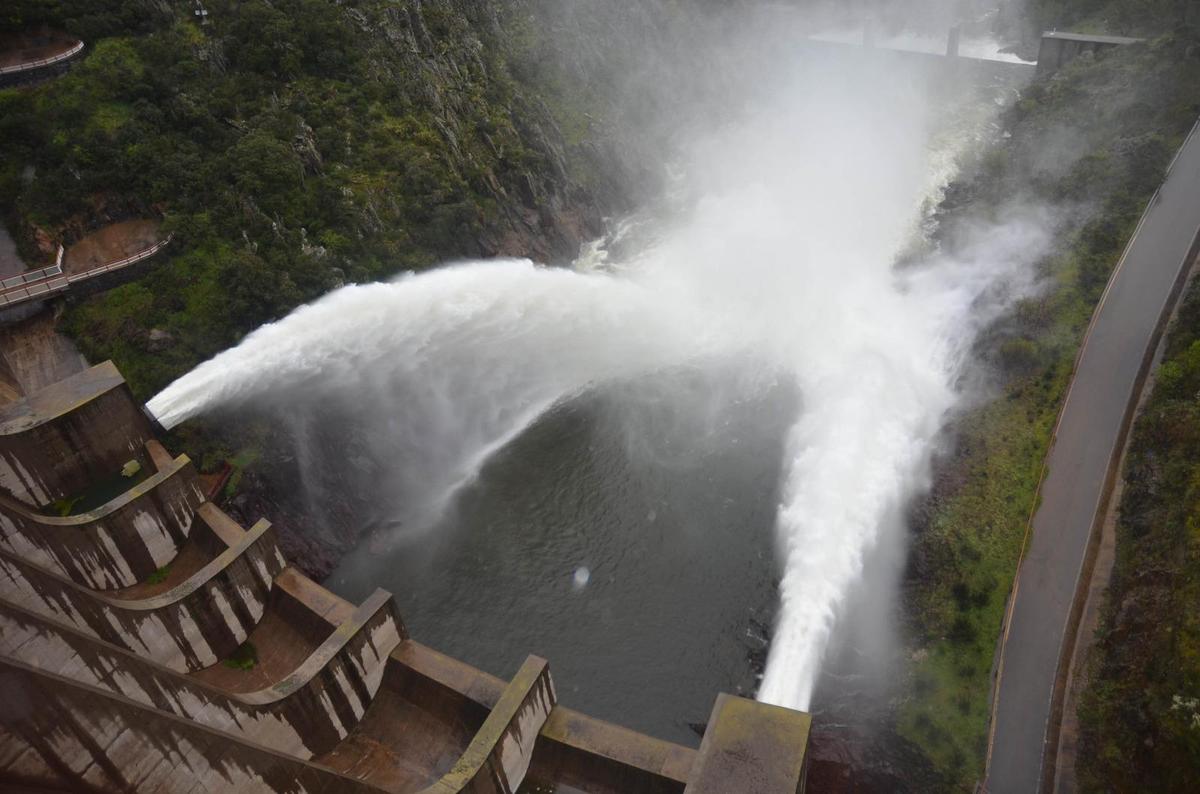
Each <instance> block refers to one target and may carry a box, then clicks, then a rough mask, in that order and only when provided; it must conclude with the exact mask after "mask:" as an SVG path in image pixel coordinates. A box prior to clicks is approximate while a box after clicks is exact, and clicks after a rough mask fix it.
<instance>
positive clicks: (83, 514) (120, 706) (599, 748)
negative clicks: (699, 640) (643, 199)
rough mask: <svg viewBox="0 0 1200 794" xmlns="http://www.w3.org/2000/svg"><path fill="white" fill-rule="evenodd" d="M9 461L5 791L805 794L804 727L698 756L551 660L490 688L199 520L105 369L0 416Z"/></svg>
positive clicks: (208, 508)
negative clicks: (619, 711)
mask: <svg viewBox="0 0 1200 794" xmlns="http://www.w3.org/2000/svg"><path fill="white" fill-rule="evenodd" d="M0 461H2V462H0V486H2V488H0V788H2V787H33V788H37V789H38V790H50V791H77V790H80V789H83V788H86V789H88V790H96V791H112V792H118V791H120V792H127V791H134V792H192V791H197V792H198V791H235V792H242V791H245V792H258V791H262V792H284V791H286V792H314V793H315V792H360V791H361V792H368V791H387V792H422V793H423V794H451V793H452V792H473V793H475V794H515V793H516V792H521V793H522V794H532V793H533V792H551V791H553V792H560V794H568V793H569V792H591V793H592V794H604V793H607V792H612V793H613V794H616V792H624V793H625V794H628V793H629V792H663V793H670V794H682V793H683V792H685V791H687V792H693V793H694V794H708V793H709V792H718V791H728V792H732V791H739V792H741V791H747V792H748V791H755V792H762V794H774V793H775V792H781V793H782V792H788V793H789V794H791V793H792V792H797V791H802V790H803V785H804V776H805V759H806V755H807V748H808V726H809V717H808V715H806V714H801V713H799V712H793V711H788V710H786V709H779V708H777V707H773V706H766V705H763V704H759V703H755V702H753V701H747V700H743V699H740V698H730V697H727V696H722V698H721V699H719V700H718V701H717V707H716V709H715V710H714V713H713V718H712V721H711V722H710V724H709V727H708V730H707V731H706V733H705V737H704V741H703V743H702V745H701V747H700V749H699V751H696V750H692V749H690V748H687V747H681V746H679V745H675V744H671V743H669V742H664V741H660V740H657V739H653V738H650V737H647V736H642V735H640V734H638V733H635V732H633V731H630V730H627V729H625V728H621V727H619V726H616V725H611V724H609V723H606V722H602V721H599V720H595V719H592V718H590V717H588V716H586V715H583V714H580V713H578V712H574V711H571V710H569V709H566V708H564V707H562V706H560V705H558V702H557V696H556V693H555V687H554V682H553V679H552V678H551V675H550V669H549V665H548V664H547V663H546V661H545V660H542V659H538V658H536V657H532V656H531V657H529V658H528V659H526V660H525V662H524V663H523V664H522V665H521V666H520V668H519V669H518V670H517V671H516V673H515V674H514V676H513V677H512V678H511V679H510V680H508V681H504V680H502V679H500V678H496V677H495V676H492V675H489V674H487V673H484V672H482V671H480V670H477V669H475V668H474V667H471V666H470V665H467V664H464V663H463V662H460V661H458V660H455V659H452V658H450V657H448V656H445V655H444V654H440V653H438V652H437V651H434V650H432V649H430V648H427V647H425V646H423V645H420V644H419V643H417V642H416V641H414V640H413V639H411V638H410V637H409V636H408V633H407V631H406V630H405V627H404V624H403V622H402V621H401V619H400V616H399V614H398V613H397V610H396V606H395V603H394V601H393V600H392V598H391V596H390V595H389V594H387V593H386V592H383V591H381V590H380V591H376V592H375V593H374V594H373V595H372V596H371V597H369V598H368V599H367V600H365V601H364V602H363V603H362V604H358V605H354V604H350V603H348V602H346V601H344V600H343V599H341V598H339V597H337V596H336V595H334V594H333V593H330V592H329V591H327V590H325V589H324V588H323V587H321V586H320V585H318V584H316V583H315V582H313V581H312V580H310V579H308V578H307V577H306V576H304V575H303V574H301V573H300V572H299V571H297V570H296V569H295V568H292V567H289V566H288V565H287V561H286V559H284V556H283V554H282V553H281V551H280V549H279V544H278V541H277V537H276V532H275V530H274V529H273V528H272V527H271V525H270V524H269V523H268V522H267V521H259V522H258V523H256V524H255V525H254V526H253V527H251V528H250V529H249V530H245V529H243V528H242V527H241V526H240V525H238V524H237V523H236V522H235V521H233V520H232V519H231V518H230V517H229V516H227V515H225V514H224V513H223V512H222V511H221V510H220V509H219V508H218V507H217V506H216V505H214V504H212V503H210V502H208V501H206V500H205V499H204V497H203V494H202V493H201V492H200V491H199V489H198V488H196V487H195V484H196V482H197V479H198V478H197V475H196V472H195V470H194V468H193V467H192V466H191V463H190V461H188V459H187V457H186V456H183V455H181V456H177V457H173V456H172V455H171V454H170V453H169V452H168V451H167V450H166V448H165V447H163V446H162V444H161V443H160V442H159V441H157V440H156V439H155V438H154V434H153V429H152V428H151V427H150V425H149V423H148V421H147V419H146V417H145V415H144V414H143V412H142V411H141V409H140V406H138V405H137V404H136V402H135V401H134V400H133V397H132V395H131V394H130V392H129V389H128V388H127V387H126V386H125V384H124V381H123V380H122V379H121V377H120V374H119V373H118V372H117V371H116V369H115V368H114V367H113V366H112V365H111V364H102V365H99V366H97V367H92V368H90V369H88V370H86V371H84V372H81V373H78V374H76V375H74V376H71V377H69V378H67V379H65V380H63V381H61V382H59V383H56V384H54V385H52V386H49V387H47V388H45V389H42V390H39V391H36V392H34V393H31V394H27V395H25V396H23V397H22V398H21V399H20V400H18V401H16V402H14V403H12V404H10V405H9V406H8V407H7V408H5V409H3V410H0ZM131 461H132V462H136V463H137V464H138V466H137V467H133V466H132V465H131ZM139 467H140V468H141V469H142V471H143V474H144V475H145V478H144V479H141V480H139V481H136V482H134V481H130V482H129V483H126V484H122V481H121V480H120V479H119V477H118V479H117V480H115V482H116V483H117V485H118V486H120V487H121V488H123V490H121V488H118V491H119V492H118V493H116V494H115V495H109V494H108V493H107V491H105V490H104V489H101V492H102V493H104V494H105V498H107V501H103V502H102V503H101V504H100V505H99V506H98V507H93V508H91V509H85V510H82V511H80V512H79V513H78V514H68V515H48V514H47V513H51V512H53V510H54V509H58V508H61V507H63V505H64V504H66V505H67V507H68V508H69V505H70V504H74V502H72V501H71V500H73V499H76V498H82V497H79V495H80V494H92V495H93V496H94V494H95V492H96V490H97V488H98V484H104V485H105V487H109V485H111V483H112V482H113V481H114V480H113V476H114V472H120V471H121V470H122V469H123V468H124V469H125V470H126V471H132V470H133V469H134V468H139ZM173 483H174V484H175V485H172V484H173ZM64 500H67V501H66V502H65V503H64ZM64 510H65V512H68V513H70V510H69V509H64ZM745 786H750V788H745Z"/></svg>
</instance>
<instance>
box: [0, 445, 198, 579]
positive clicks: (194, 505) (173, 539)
mask: <svg viewBox="0 0 1200 794" xmlns="http://www.w3.org/2000/svg"><path fill="white" fill-rule="evenodd" d="M156 444H157V442H152V444H148V445H147V448H148V449H150V450H152V451H151V458H152V459H155V458H156V457H157V458H159V459H161V454H160V453H159V451H158V450H154V449H153V445H156ZM160 449H161V447H160ZM203 502H204V494H203V492H202V491H201V490H200V485H199V483H198V481H197V477H196V470H195V467H193V466H192V462H191V460H190V459H189V458H188V457H187V456H186V455H180V456H179V457H178V458H175V459H174V460H173V461H171V463H170V465H168V466H166V467H163V468H160V469H159V470H158V472H156V473H155V474H154V475H153V476H151V477H149V478H148V479H146V480H144V481H143V482H140V483H138V484H137V485H135V486H133V487H132V488H130V489H129V490H128V491H126V492H125V493H123V494H121V495H120V496H118V497H117V498H115V499H113V500H112V501H110V502H108V503H107V504H105V505H103V506H101V507H99V508H96V509H95V510H91V511H89V512H86V513H80V514H79V515H74V516H66V517H62V518H60V517H58V516H46V515H42V514H41V513H38V512H36V511H34V510H31V509H30V508H29V507H28V506H26V505H24V504H22V503H21V502H19V501H17V500H15V499H12V498H10V497H8V496H5V495H3V494H2V493H0V548H4V549H6V550H8V551H10V552H12V553H14V554H16V555H19V556H21V557H24V558H26V559H27V560H29V561H31V562H34V563H37V564H38V565H40V566H42V567H44V568H48V569H50V570H54V571H57V572H59V573H61V574H62V575H63V576H66V577H68V578H70V579H71V580H72V581H75V582H78V583H80V584H84V585H87V586H88V587H92V588H95V589H97V590H111V589H116V588H121V587H129V586H131V585H134V584H137V583H138V582H140V581H142V580H144V579H145V578H146V577H148V576H149V575H150V574H152V573H154V572H155V571H156V570H158V569H159V568H161V567H163V566H164V565H167V564H168V563H170V562H171V560H173V559H175V556H176V555H177V554H178V553H179V549H180V548H181V547H182V546H183V544H184V542H185V541H186V540H187V537H188V534H189V533H190V532H191V527H192V521H193V519H194V517H195V514H196V511H197V509H199V507H200V505H201V504H202V503H203Z"/></svg>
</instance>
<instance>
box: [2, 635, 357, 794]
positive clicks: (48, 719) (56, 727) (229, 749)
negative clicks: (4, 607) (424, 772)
mask: <svg viewBox="0 0 1200 794" xmlns="http://www.w3.org/2000/svg"><path fill="white" fill-rule="evenodd" d="M0 702H2V703H4V704H5V708H3V709H0V729H3V730H0V747H3V749H4V752H3V754H2V755H0V779H3V780H4V781H5V782H6V783H8V784H19V785H25V786H43V787H46V788H52V789H58V790H63V791H81V790H83V791H94V790H100V791H136V792H152V791H154V792H158V791H171V792H174V791H181V792H182V791H189V792H190V791H237V792H280V791H288V792H294V793H295V794H318V793H319V792H326V793H328V792H334V791H336V792H339V794H341V793H342V792H344V793H345V794H368V792H369V793H371V794H374V793H375V792H379V791H381V789H378V788H375V787H373V786H370V785H368V784H365V783H362V782H361V781H358V780H355V779H354V778H351V777H347V776H345V775H342V774H340V773H338V772H335V771H333V770H332V769H328V768H326V767H323V766H319V765H317V764H314V763H312V762H308V761H302V760H299V759H297V758H292V757H289V756H287V755H284V754H282V753H279V752H276V751H274V750H271V749H269V748H266V747H263V746H261V745H259V744H258V743H256V742H251V741H248V740H246V739H243V738H241V737H239V736H235V735H232V734H229V733H225V732H223V731H217V730H214V729H212V728H209V727H207V726H204V725H199V724H197V723H195V722H193V721H191V720H188V719H183V718H180V717H177V716H174V715H172V714H166V713H163V712H161V711H158V710H156V709H154V708H150V707H147V706H144V705H142V704H140V703H136V702H134V701H132V700H130V699H129V698H127V697H124V696H121V695H116V694H113V693H111V692H107V691H105V690H103V689H100V688H98V687H95V686H90V685H88V684H83V683H80V682H78V681H73V680H71V679H70V678H67V677H64V676H62V675H56V674H53V673H48V672H45V671H42V670H38V669H36V668H33V667H31V666H30V665H27V664H24V663H21V662H17V661H14V660H11V659H7V658H4V657H0Z"/></svg>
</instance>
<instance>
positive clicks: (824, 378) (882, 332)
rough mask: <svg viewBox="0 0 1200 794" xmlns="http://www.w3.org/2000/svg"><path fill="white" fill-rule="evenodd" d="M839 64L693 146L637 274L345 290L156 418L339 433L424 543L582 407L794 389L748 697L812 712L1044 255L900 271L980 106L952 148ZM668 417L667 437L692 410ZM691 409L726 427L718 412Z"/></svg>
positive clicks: (940, 99)
mask: <svg viewBox="0 0 1200 794" xmlns="http://www.w3.org/2000/svg"><path fill="white" fill-rule="evenodd" d="M830 58H832V56H828V55H824V56H820V57H819V58H816V59H815V60H814V59H813V58H812V57H804V58H801V57H796V58H795V59H794V60H791V61H785V62H782V63H779V64H777V65H776V67H775V68H774V70H773V71H772V73H771V74H770V75H769V77H768V78H767V79H766V80H765V81H763V80H755V81H754V83H753V88H748V89H747V92H746V101H745V106H744V108H742V110H741V112H739V114H737V115H736V116H735V117H734V116H731V117H729V118H725V119H721V120H716V119H714V123H713V128H712V129H707V130H697V131H695V134H694V135H691V136H689V137H690V138H691V140H692V143H691V144H690V145H689V146H688V147H687V155H686V156H685V157H683V158H682V160H681V162H680V163H679V170H680V173H681V174H682V177H681V180H680V184H679V186H678V188H679V196H678V197H677V201H676V202H675V203H674V204H673V206H674V207H675V208H676V209H674V210H673V211H672V212H670V213H667V214H666V215H665V217H659V218H657V219H656V221H655V223H654V227H655V231H654V234H653V235H650V236H649V237H650V239H651V240H652V242H645V243H643V244H641V245H640V246H638V245H635V246H634V251H633V253H632V254H627V255H624V256H616V255H614V254H613V253H612V252H607V253H606V252H605V251H603V250H601V249H596V250H593V251H592V252H591V256H590V258H589V260H588V263H589V266H588V267H587V268H586V269H584V268H580V269H578V270H574V271H573V270H568V269H553V268H544V267H539V266H536V265H534V264H532V263H530V262H527V261H519V260H508V261H491V262H470V263H461V264H457V265H453V266H449V267H445V268H441V269H438V270H435V271H432V272H428V273H423V274H420V275H408V276H404V277H402V278H399V279H397V280H396V281H393V282H390V283H382V284H369V285H355V286H348V287H345V288H343V289H340V290H338V291H336V292H334V293H332V294H330V295H328V296H326V297H325V298H323V299H321V300H319V301H317V302H316V303H314V304H312V305H309V306H305V307H302V308H300V309H298V310H296V311H295V312H294V313H293V314H291V315H289V316H288V317H286V318H284V319H282V320H280V321H279V322H276V323H274V324H271V325H268V326H265V327H263V328H262V329H260V330H258V331H256V332H255V333H253V334H251V335H250V336H248V337H247V338H246V339H245V340H244V341H243V342H242V343H241V344H240V345H239V346H238V347H236V348H234V349H232V350H230V351H227V352H225V353H222V354H221V355H219V356H217V357H216V358H215V359H213V360H212V361H209V362H207V363H205V364H203V365H201V366H200V367H198V368H197V369H196V370H194V371H193V372H191V373H189V374H188V375H186V376H184V377H182V378H180V379H179V380H178V381H177V382H175V383H174V384H172V385H171V386H170V387H168V388H167V389H166V390H164V391H163V392H162V393H161V394H160V395H158V396H157V397H155V398H154V399H153V400H152V401H151V403H150V404H149V408H150V410H151V411H152V412H153V413H154V414H155V415H156V416H157V417H158V418H159V419H160V421H162V423H163V424H164V425H166V426H172V425H174V424H177V423H179V422H181V421H184V420H185V419H187V418H189V417H192V416H195V415H197V414H199V413H202V412H206V411H210V410H213V409H216V408H225V409H236V408H239V407H248V406H253V407H256V408H263V407H269V406H273V405H278V406H285V408H284V409H282V413H286V414H288V415H292V416H296V415H303V414H305V412H309V413H312V412H315V411H318V410H321V409H323V408H327V407H328V406H329V405H335V404H336V405H338V406H340V407H341V409H342V410H346V411H352V412H354V413H356V414H357V415H358V416H360V417H361V418H362V419H363V420H364V421H365V422H368V423H369V425H370V426H371V427H372V428H373V429H372V432H371V436H372V437H371V438H370V439H369V440H368V443H367V447H368V449H369V451H370V455H371V457H373V458H374V459H375V464H376V465H377V466H381V467H382V468H383V469H384V470H385V471H386V472H387V473H388V476H389V477H390V478H391V479H390V481H389V483H388V487H387V488H386V489H383V490H384V491H385V492H386V496H387V499H388V504H389V507H388V509H389V510H391V511H393V513H394V514H395V516H396V520H395V521H394V522H393V526H395V527H396V528H397V530H396V531H398V532H402V533H419V532H421V531H423V530H425V529H427V528H428V527H431V526H435V525H436V524H437V523H438V519H439V517H440V516H442V515H443V514H444V512H445V510H446V509H447V507H448V505H450V504H451V503H452V502H453V499H454V497H455V495H456V494H458V493H459V492H460V490H461V489H462V487H463V485H464V484H466V483H469V482H471V480H472V478H473V477H474V476H475V475H476V473H477V472H478V471H479V468H480V467H481V466H482V465H483V464H484V462H485V461H487V460H488V459H489V457H491V456H492V455H493V454H495V453H496V451H497V450H500V449H503V448H504V447H505V446H506V445H507V444H509V443H510V442H511V441H512V440H513V439H515V438H517V437H518V436H520V435H521V433H522V432H523V431H524V430H525V429H526V428H528V427H529V426H530V424H531V423H533V422H534V421H535V420H536V419H537V418H538V417H539V416H542V415H544V414H545V412H546V411H547V410H548V409H549V408H551V407H552V406H555V405H560V404H562V403H563V402H564V401H566V400H568V399H570V398H572V397H576V396H578V395H581V394H585V393H587V392H589V391H591V390H594V389H597V388H599V387H601V386H603V387H605V388H606V389H607V390H608V391H607V393H608V394H609V395H610V398H611V395H612V394H614V393H615V394H617V395H619V394H620V391H621V388H622V387H621V384H636V383H638V382H641V381H643V380H645V379H647V378H652V377H658V376H659V375H661V374H662V373H664V372H678V371H681V370H682V371H687V370H692V371H698V372H705V373H709V374H713V373H722V372H726V371H731V372H737V373H739V374H738V378H739V382H738V384H737V386H736V388H731V389H730V393H736V394H739V395H742V396H745V395H746V394H747V393H748V392H753V391H754V390H755V389H760V388H767V385H768V384H776V383H778V382H779V380H780V379H783V380H786V381H787V382H788V383H789V384H790V386H792V387H794V389H795V392H796V393H797V394H798V395H799V399H798V400H797V401H796V403H795V407H794V411H795V414H794V416H793V417H791V418H790V419H789V420H788V421H787V422H786V424H787V425H789V426H790V429H788V430H787V432H786V438H784V439H783V444H782V445H781V446H782V448H783V450H784V452H783V460H782V462H781V471H782V472H783V475H782V482H781V483H779V500H780V501H779V504H778V505H777V508H776V518H775V523H776V535H777V539H778V551H777V555H778V561H779V566H780V570H781V571H782V579H781V583H780V587H779V598H780V603H779V607H778V612H777V619H776V626H775V632H774V636H773V638H772V641H771V646H770V653H769V660H768V664H767V668H766V673H765V677H764V679H763V681H762V685H761V688H760V690H759V692H758V696H759V698H761V699H763V700H766V701H769V702H773V703H778V704H782V705H787V706H792V707H799V708H806V707H808V706H809V704H810V700H811V698H812V694H813V689H814V686H815V683H816V681H817V677H818V672H819V670H820V665H821V662H822V659H823V657H824V656H825V654H826V651H827V649H828V646H829V643H830V638H831V635H832V633H833V631H834V628H835V626H836V624H837V621H838V619H839V617H840V616H842V615H843V612H844V608H845V604H846V601H847V598H848V596H849V594H851V593H852V592H853V591H854V590H855V588H856V587H858V586H860V584H861V577H862V572H863V565H864V560H865V558H866V556H867V555H868V554H870V553H871V552H872V551H873V550H874V549H876V548H878V547H879V546H880V543H881V541H883V540H886V539H891V540H893V541H894V540H895V539H897V538H900V537H902V536H903V533H904V525H903V521H902V520H901V516H902V513H903V507H904V504H905V502H906V500H908V499H909V498H910V497H911V495H912V494H913V493H914V492H915V491H916V490H917V489H919V488H921V487H923V485H924V483H925V481H926V479H927V477H928V466H929V459H930V455H931V453H932V449H933V444H934V438H935V436H936V434H937V432H938V430H939V428H940V427H941V425H942V423H943V422H944V420H945V417H946V415H947V412H948V411H949V410H951V409H952V408H953V406H954V405H955V403H956V401H957V400H958V399H959V395H958V393H957V390H956V383H957V380H958V378H959V375H960V373H961V371H962V367H963V365H964V362H965V360H966V356H967V353H968V351H969V348H970V344H971V342H972V339H973V338H974V335H975V333H976V331H977V330H978V329H979V328H980V327H981V325H982V324H984V323H987V322H988V321H990V320H991V319H993V318H994V317H995V316H996V314H997V312H999V311H1001V310H1002V309H1003V308H1004V307H1005V306H1006V305H1008V304H1009V302H1011V301H1012V300H1013V299H1014V298H1016V297H1019V296H1020V295H1022V294H1025V293H1027V292H1028V291H1029V290H1030V289H1032V275H1031V272H1032V269H1031V267H1030V263H1031V261H1032V260H1033V259H1034V258H1035V256H1036V255H1037V252H1038V251H1039V250H1040V247H1041V246H1042V245H1044V243H1045V233H1044V231H1043V230H1042V228H1041V227H1040V226H1039V225H1038V224H1037V223H1035V222H1033V221H1031V220H1029V219H1027V218H1023V217H1011V218H1004V219H1001V220H998V221H996V222H995V223H992V224H990V225H986V226H981V227H980V228H978V229H977V230H976V231H975V233H974V234H973V236H972V237H971V239H970V240H968V241H967V242H966V243H964V244H963V245H962V246H960V247H959V248H957V249H956V250H955V252H954V254H953V255H949V254H946V253H939V252H936V251H935V252H932V253H928V254H927V255H924V256H922V257H920V258H918V260H917V261H916V262H915V263H912V264H909V265H907V266H905V267H904V268H901V269H897V267H896V266H895V262H896V260H897V256H898V254H899V253H900V252H901V251H902V250H904V249H905V248H906V247H907V246H908V245H909V244H910V243H911V242H912V241H913V239H914V237H915V236H919V229H920V220H921V218H922V213H923V212H924V211H925V209H927V207H928V206H929V203H930V201H931V200H936V198H937V196H938V195H939V191H940V190H941V189H942V188H943V187H944V185H945V183H946V181H947V179H949V178H950V176H952V174H953V165H954V163H956V162H957V160H958V155H959V154H961V153H962V152H963V151H965V150H967V149H968V148H969V147H970V146H972V145H973V143H974V142H975V141H976V140H977V139H978V138H979V137H980V135H981V134H982V133H983V131H984V129H985V128H986V126H987V124H988V123H989V122H990V119H991V115H992V113H993V109H994V106H993V105H992V104H991V103H990V101H989V102H983V103H980V102H978V101H976V102H975V103H974V104H971V103H968V104H967V111H965V112H959V113H957V114H956V115H954V121H953V123H951V122H950V121H948V120H947V119H948V118H949V116H950V114H949V113H948V112H947V108H949V107H955V106H956V105H955V103H958V106H961V105H962V103H963V98H962V97H961V96H959V95H958V94H953V95H951V96H942V95H939V94H938V91H942V90H944V89H942V88H938V89H935V88H934V87H933V85H932V83H931V79H930V78H929V76H928V75H927V74H926V73H925V72H923V71H918V70H912V69H909V68H901V67H900V66H899V65H897V64H895V63H891V62H889V61H888V60H887V59H886V58H883V57H880V58H877V59H867V60H865V61H858V60H853V61H846V60H845V59H837V60H830ZM961 109H962V108H961V107H960V110H961ZM715 377H719V376H715ZM668 380H669V379H668ZM668 397H669V399H674V400H677V401H679V404H680V410H681V411H682V410H683V409H684V407H685V405H684V403H687V404H688V406H690V405H691V403H694V402H695V401H696V400H697V399H702V397H700V396H698V395H697V394H696V393H695V392H694V391H687V390H679V391H678V392H676V393H671V394H669V395H668ZM703 398H705V399H712V400H714V401H716V402H720V400H721V399H723V397H722V394H721V389H713V390H712V391H711V393H708V394H706V395H704V396H703ZM618 401H619V397H618ZM764 454H768V453H764ZM769 454H771V455H778V454H779V453H778V446H777V447H776V451H775V452H771V453H769ZM381 461H382V463H381ZM890 545H891V546H894V547H896V548H900V547H902V545H903V544H902V543H892V544H890ZM583 584H584V585H586V577H585V579H584V583H583ZM514 619H515V620H519V619H520V616H514Z"/></svg>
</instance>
